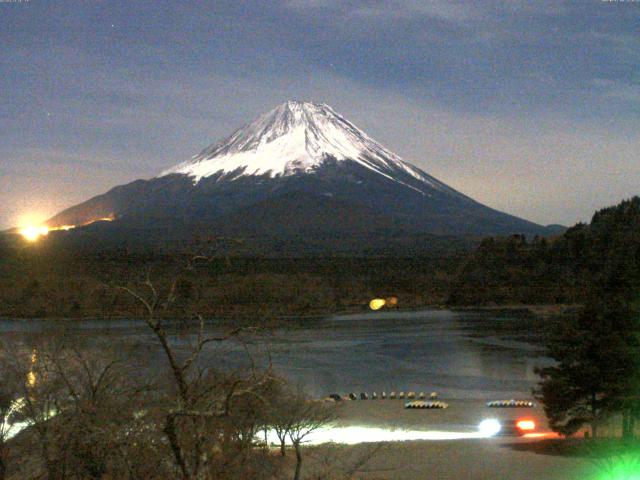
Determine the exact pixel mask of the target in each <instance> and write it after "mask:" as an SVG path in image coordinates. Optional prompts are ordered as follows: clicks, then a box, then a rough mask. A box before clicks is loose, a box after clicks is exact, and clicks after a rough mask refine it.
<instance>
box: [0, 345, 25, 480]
mask: <svg viewBox="0 0 640 480" xmlns="http://www.w3.org/2000/svg"><path fill="white" fill-rule="evenodd" d="M0 352H2V353H5V352H6V348H5V345H4V344H2V343H0ZM3 360H4V359H3V358H0V375H1V379H0V480H4V479H5V478H6V477H7V472H8V468H9V440H10V438H11V436H12V435H13V434H14V432H15V425H14V424H13V422H14V420H15V413H16V408H17V406H18V405H19V398H20V397H19V395H18V392H19V390H20V387H19V384H18V383H19V380H18V379H17V378H16V377H15V375H13V374H12V372H11V371H10V370H9V369H7V368H5V366H4V361H3ZM23 381H24V380H23Z"/></svg>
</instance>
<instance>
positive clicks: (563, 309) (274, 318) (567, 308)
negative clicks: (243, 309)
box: [0, 303, 581, 324]
mask: <svg viewBox="0 0 640 480" xmlns="http://www.w3.org/2000/svg"><path fill="white" fill-rule="evenodd" d="M580 306H581V305H580V304H562V303H560V304H539V305H537V304H505V305H441V304H440V305H436V304H434V305H424V306H420V307H415V308H393V309H386V310H379V311H378V312H398V313H410V312H421V311H428V310H449V311H452V312H496V313H502V312H504V313H508V312H526V313H530V314H532V315H536V316H540V317H549V316H555V315H563V314H566V313H572V312H574V311H576V310H577V309H579V308H580ZM369 313H375V312H374V311H372V310H370V309H361V308H352V309H343V310H340V311H332V312H323V313H319V312H315V311H314V312H313V313H309V314H270V313H262V315H263V320H265V321H267V322H275V323H290V322H291V323H296V322H302V321H305V320H311V321H313V320H323V319H326V318H331V317H335V316H341V315H365V314H369ZM259 315H260V314H254V313H246V314H242V315H233V314H230V315H228V316H217V317H215V316H212V317H204V320H205V322H212V321H217V322H221V323H223V324H224V323H227V322H228V323H231V322H238V321H241V322H243V321H246V320H248V319H249V318H255V317H256V316H259ZM30 320H36V321H54V322H55V321H58V322H62V321H68V322H84V321H123V320H129V321H144V320H145V317H137V316H124V315H115V316H82V317H59V316H51V317H48V316H47V317H26V316H24V317H23V316H13V317H5V316H1V315H0V322H2V321H30ZM162 320H168V321H184V320H193V316H186V315H185V316H171V317H166V318H162Z"/></svg>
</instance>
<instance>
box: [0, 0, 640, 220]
mask: <svg viewBox="0 0 640 480" xmlns="http://www.w3.org/2000/svg"><path fill="white" fill-rule="evenodd" d="M0 41H1V42H2V43H1V44H2V48H1V49H0V202H1V204H2V207H1V208H0V228H5V227H6V228H8V227H10V226H15V225H20V224H24V223H27V222H38V221H42V220H44V219H46V218H47V217H49V216H51V215H52V214H54V213H56V212H57V211H59V210H61V209H63V208H65V207H68V206H71V205H73V204H75V203H78V202H80V201H83V200H86V199H88V198H89V197H91V196H93V195H96V194H99V193H103V192H104V191H106V190H108V189H109V188H111V187H113V186H115V185H119V184H122V183H127V182H130V181H133V180H135V179H137V178H150V177H153V176H155V175H157V174H159V173H160V172H161V171H162V170H164V169H166V168H167V167H169V166H171V165H173V164H176V163H179V162H182V161H184V160H186V159H188V158H190V157H191V156H192V155H194V154H196V153H198V152H199V151H200V150H201V149H203V148H204V147H206V146H207V145H208V144H210V143H213V142H215V141H217V140H219V139H221V138H222V137H224V136H226V135H228V134H230V133H231V132H232V131H233V130H235V129H236V128H237V127H239V126H241V125H242V124H244V123H247V122H248V121H250V120H251V119H252V118H253V117H254V116H256V115H258V114H260V113H263V112H265V111H267V110H269V109H271V108H273V107H275V106H276V105H277V104H279V103H282V102H284V101H286V100H288V99H299V100H310V101H320V102H325V103H328V104H329V105H331V106H332V107H333V108H334V109H335V110H337V111H338V112H340V113H342V114H343V115H344V116H345V117H346V118H348V119H349V120H351V121H352V122H354V123H355V124H356V125H357V126H359V127H360V128H362V129H363V130H364V131H365V132H367V133H368V134H369V135H370V136H372V137H373V138H375V139H376V140H378V141H380V142H381V143H383V144H384V145H385V146H387V147H388V148H390V149H391V150H393V151H394V152H396V153H398V154H399V155H401V156H402V157H403V158H404V159H405V160H407V161H409V162H411V163H414V164H416V165H417V166H419V167H420V168H422V169H424V170H425V171H427V172H428V173H430V174H431V175H433V176H435V177H437V178H439V179H440V180H442V181H444V182H445V183H447V184H449V185H451V186H452V187H454V188H456V189H458V190H460V191H462V192H464V193H465V194H467V195H470V196H471V197H473V198H475V199H476V200H479V201H481V202H483V203H485V204H487V205H489V206H491V207H494V208H497V209H500V210H503V211H507V212H509V213H512V214H515V215H518V216H521V217H524V218H527V219H529V220H533V221H536V222H538V223H542V224H549V223H563V224H566V225H570V224H573V223H575V222H577V221H588V220H589V218H590V216H591V214H592V213H593V211H594V210H595V209H597V208H601V207H604V206H607V205H610V204H613V203H617V202H618V201H620V200H622V199H623V198H626V197H630V196H632V195H634V194H640V0H638V1H633V0H626V1H622V0H619V1H602V0H578V1H573V2H571V1H562V0H554V1H547V0H529V1H522V2H521V1H515V0H495V1H494V0H470V1H454V0H452V1H444V0H432V1H429V0H423V1H418V0H395V1H394V0H385V1H338V0H289V1H278V0H273V1H268V0H263V1H258V2H254V1H242V0H235V1H230V2H226V1H208V2H204V1H203V2H193V1H171V2H168V1H157V0H154V1H139V0H135V1H134V0H130V1H126V2H121V1H115V0H108V1H98V0H95V1H89V0H87V1H82V0H75V1H56V0H48V1H42V0H30V1H25V0H22V1H17V0H0Z"/></svg>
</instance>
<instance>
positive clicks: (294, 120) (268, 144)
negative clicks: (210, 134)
mask: <svg viewBox="0 0 640 480" xmlns="http://www.w3.org/2000/svg"><path fill="white" fill-rule="evenodd" d="M327 159H334V160H336V161H338V162H340V161H344V160H351V161H354V162H356V163H359V164H360V165H362V166H363V167H366V168H367V169H369V170H372V171H374V172H376V173H378V174H380V175H383V176H385V177H387V178H389V179H390V180H394V181H397V182H398V183H403V184H404V185H406V186H407V187H409V188H412V189H414V190H418V189H416V188H415V187H412V186H409V185H407V184H406V183H404V182H402V181H400V180H398V179H397V178H396V175H394V173H395V172H398V171H402V172H403V173H404V174H409V175H410V176H411V177H413V178H414V179H417V180H419V181H421V182H425V183H427V184H428V185H429V187H430V188H436V189H438V190H449V191H450V190H451V189H449V187H447V186H446V185H444V184H442V183H441V182H439V181H437V180H436V179H434V178H432V177H430V176H428V175H426V174H424V172H422V171H421V170H419V169H417V168H416V167H414V166H412V165H410V164H408V163H405V162H404V161H402V159H401V158H400V157H399V156H397V155H395V154H394V153H392V152H390V151H389V150H387V149H386V148H385V147H383V146H382V145H380V144H379V143H378V142H376V141H375V140H373V139H371V138H370V137H369V136H367V135H366V134H365V133H364V132H363V131H361V130H360V129H358V128H357V127H356V126H355V125H353V124H352V123H351V122H349V121H348V120H346V119H345V118H344V117H342V116H341V115H340V114H338V113H336V112H335V111H334V110H333V109H332V108H331V107H330V106H328V105H326V104H323V103H312V102H301V101H295V100H294V101H288V102H285V103H283V104H281V105H279V106H277V107H276V108H274V109H273V110H271V111H269V112H267V113H265V114H263V115H260V116H259V117H257V118H256V119H255V120H254V121H253V122H251V123H249V124H247V125H245V126H244V127H242V128H240V129H238V130H236V131H235V132H234V133H233V134H231V135H230V136H229V137H227V138H226V139H224V140H223V141H221V142H218V143H216V144H213V145H211V146H209V147H207V148H206V149H204V150H203V151H202V152H200V154H198V155H196V156H194V157H193V158H192V159H191V160H189V161H187V162H184V163H181V164H179V165H177V166H175V167H172V168H170V169H168V170H166V171H164V172H162V174H161V175H160V176H165V175H170V174H184V175H188V176H190V177H192V178H193V180H194V183H197V182H199V181H200V180H201V179H203V178H206V177H209V176H211V175H214V174H221V176H220V178H221V179H223V178H224V179H227V180H233V179H236V178H238V177H240V176H244V175H265V174H266V175H268V176H270V177H277V176H289V175H294V174H296V173H312V172H314V171H315V170H316V169H317V168H318V167H320V166H321V164H322V163H323V162H324V161H325V160H327Z"/></svg>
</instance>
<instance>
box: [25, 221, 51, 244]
mask: <svg viewBox="0 0 640 480" xmlns="http://www.w3.org/2000/svg"><path fill="white" fill-rule="evenodd" d="M20 235H22V236H23V237H24V238H25V239H26V240H27V241H29V242H35V241H36V240H39V239H40V237H46V236H47V235H49V227H46V226H44V225H39V226H37V225H29V226H28V227H25V228H23V229H21V230H20Z"/></svg>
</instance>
